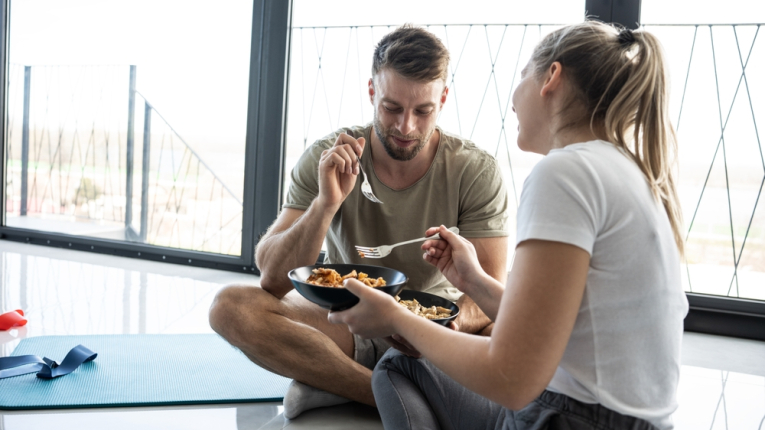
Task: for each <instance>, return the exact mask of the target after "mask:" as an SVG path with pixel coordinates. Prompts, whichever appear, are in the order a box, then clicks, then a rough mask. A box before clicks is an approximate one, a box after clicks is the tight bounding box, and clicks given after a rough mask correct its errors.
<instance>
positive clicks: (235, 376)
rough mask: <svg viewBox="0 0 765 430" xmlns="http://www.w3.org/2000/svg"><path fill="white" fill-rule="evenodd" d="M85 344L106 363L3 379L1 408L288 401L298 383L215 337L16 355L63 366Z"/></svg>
mask: <svg viewBox="0 0 765 430" xmlns="http://www.w3.org/2000/svg"><path fill="white" fill-rule="evenodd" d="M78 344H82V345H84V346H86V347H87V348H89V349H90V350H92V351H93V352H95V353H97V354H98V357H97V358H96V359H95V360H93V361H90V362H87V363H84V364H82V365H81V366H80V367H79V368H77V370H75V371H74V372H72V373H70V374H68V375H65V376H61V377H59V378H56V379H52V380H45V379H41V378H38V377H37V376H36V375H35V374H34V373H29V374H26V375H20V376H14V377H10V378H5V379H0V409H52V408H85V407H115V406H158V405H191V404H205V403H240V402H270V401H281V400H282V399H283V398H284V394H285V393H286V391H287V386H288V385H289V383H290V381H291V380H290V379H288V378H284V377H282V376H279V375H276V374H274V373H271V372H269V371H267V370H265V369H263V368H261V367H259V366H257V365H256V364H254V363H252V362H251V361H250V360H249V359H247V357H245V355H244V354H242V353H241V352H240V351H239V350H237V349H235V348H234V347H232V346H231V345H229V344H228V343H227V342H226V341H225V340H223V339H222V338H221V337H220V336H218V335H215V334H180V335H163V334H156V335H93V336H39V337H31V338H27V339H23V340H22V341H21V342H20V343H19V345H18V346H17V347H16V349H15V350H14V351H13V354H11V355H12V356H19V355H28V354H29V355H38V356H40V357H43V356H44V357H48V358H50V359H52V360H56V361H59V362H60V361H61V360H63V359H64V356H65V355H66V354H67V352H69V350H70V349H72V347H74V346H77V345H78Z"/></svg>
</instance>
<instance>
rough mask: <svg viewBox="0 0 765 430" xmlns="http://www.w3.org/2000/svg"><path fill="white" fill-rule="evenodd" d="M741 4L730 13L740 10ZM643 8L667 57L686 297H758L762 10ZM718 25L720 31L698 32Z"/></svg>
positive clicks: (763, 289)
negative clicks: (676, 143)
mask: <svg viewBox="0 0 765 430" xmlns="http://www.w3.org/2000/svg"><path fill="white" fill-rule="evenodd" d="M739 5H740V6H741V7H738V6H739ZM685 6H686V7H683V3H682V2H678V1H664V0H662V1H657V0H651V1H647V0H646V1H643V24H644V26H645V28H646V29H647V30H649V31H651V32H653V33H654V34H656V35H657V36H658V37H659V38H660V40H661V42H662V44H663V45H664V49H665V50H666V52H667V54H668V55H667V58H668V63H669V70H670V74H671V75H670V76H671V81H672V87H671V89H672V92H671V96H670V100H671V103H672V107H671V111H670V114H671V119H672V121H673V122H674V123H675V126H676V127H677V131H678V137H679V151H680V153H679V161H680V175H679V179H680V180H679V193H680V198H681V200H682V206H683V213H684V216H685V224H686V229H687V255H686V262H685V263H686V267H685V270H684V271H683V272H684V273H683V276H684V285H685V289H686V291H690V292H695V293H704V294H714V295H721V296H730V297H742V298H747V299H757V300H765V195H763V185H765V157H763V153H764V152H765V151H763V149H765V148H763V143H765V140H763V137H765V135H763V128H764V127H763V126H764V125H765V110H763V107H764V106H763V102H765V99H763V95H765V86H764V85H763V82H762V79H761V78H760V77H761V76H763V73H765V40H763V36H765V34H763V28H762V27H760V25H731V24H728V23H748V22H756V23H765V7H763V6H762V5H759V4H757V5H755V4H754V3H752V2H743V1H733V2H732V3H730V4H726V6H725V7H724V8H720V7H717V3H714V7H713V4H712V3H711V2H710V4H709V6H710V7H698V6H696V7H693V8H691V9H689V8H687V5H685ZM710 23H723V24H719V25H698V24H710Z"/></svg>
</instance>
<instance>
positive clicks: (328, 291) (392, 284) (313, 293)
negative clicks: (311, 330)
mask: <svg viewBox="0 0 765 430" xmlns="http://www.w3.org/2000/svg"><path fill="white" fill-rule="evenodd" d="M320 267H323V268H326V269H334V270H336V271H337V273H339V274H340V276H345V275H347V274H349V273H351V272H352V271H354V270H355V271H356V272H364V273H366V274H367V275H369V277H370V278H383V279H385V284H386V285H385V286H384V287H375V289H377V290H380V291H383V292H385V293H387V294H390V295H391V296H395V295H396V294H398V292H399V291H401V289H402V288H404V285H406V283H407V281H409V278H407V277H406V275H404V274H403V273H401V272H399V271H398V270H394V269H390V268H388V267H380V266H366V265H363V264H319V265H316V266H305V267H298V268H297V269H294V270H291V271H290V273H289V275H288V276H289V278H290V281H292V285H294V286H295V289H296V290H297V291H298V293H300V294H301V295H302V296H303V297H305V298H306V299H308V300H310V301H312V302H314V303H316V304H317V305H319V306H321V307H323V308H324V309H329V310H331V311H342V310H344V309H348V308H350V307H352V306H353V305H355V304H356V303H358V302H359V298H358V297H356V296H354V295H353V293H351V292H350V291H348V290H346V289H345V288H332V287H321V286H319V285H314V284H309V283H307V282H305V280H306V279H308V277H309V276H311V274H312V273H313V272H312V270H313V269H318V268H320Z"/></svg>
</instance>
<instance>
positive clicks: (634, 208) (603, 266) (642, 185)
mask: <svg viewBox="0 0 765 430" xmlns="http://www.w3.org/2000/svg"><path fill="white" fill-rule="evenodd" d="M529 239H541V240H549V241H555V242H563V243H568V244H571V245H575V246H577V247H580V248H582V249H584V250H585V251H587V252H588V253H589V254H590V257H591V258H590V268H589V271H588V274H587V285H586V288H585V291H584V297H583V298H582V305H581V307H580V308H579V314H578V315H577V318H576V323H575V325H574V331H573V332H572V333H571V338H570V339H569V342H568V345H567V346H566V351H565V353H564V355H563V358H562V359H561V362H560V364H559V365H558V369H557V371H556V373H555V375H554V376H553V379H552V381H550V384H549V386H548V390H550V391H554V392H558V393H562V394H565V395H567V396H569V397H572V398H574V399H576V400H579V401H581V402H585V403H599V404H601V405H603V406H605V407H607V408H609V409H612V410H614V411H617V412H619V413H622V414H625V415H631V416H634V417H638V418H642V419H645V420H647V421H649V422H651V423H653V424H654V425H656V426H657V427H659V428H660V429H671V428H672V427H673V426H672V421H671V419H670V416H671V414H672V413H673V412H674V411H675V409H677V400H676V396H675V393H676V391H677V383H678V379H679V376H680V349H681V342H682V334H683V318H684V317H685V315H686V313H687V312H688V301H687V299H686V297H685V294H684V293H683V290H682V286H681V281H680V257H679V254H678V251H677V247H676V245H675V241H674V236H673V234H672V228H671V227H670V224H669V219H668V217H667V214H666V212H665V210H664V208H663V206H662V205H661V203H659V202H657V201H656V200H655V199H654V198H653V196H652V194H651V191H650V189H649V187H648V183H647V181H646V179H645V177H644V176H643V174H642V173H641V172H640V169H639V168H638V167H637V164H636V163H635V162H634V161H632V160H631V159H630V158H628V157H627V155H625V154H624V153H623V152H622V151H621V150H619V149H617V148H616V147H615V146H614V145H612V144H610V143H608V142H604V141H591V142H585V143H577V144H572V145H568V146H566V147H564V148H562V149H556V150H552V151H550V153H549V154H548V155H547V156H546V157H545V158H544V159H542V161H540V162H539V163H538V164H537V165H536V166H535V167H534V169H533V171H532V172H531V174H530V175H529V177H528V178H527V179H526V182H525V183H524V186H523V193H522V195H521V203H520V206H519V208H518V236H517V243H521V242H523V241H524V240H529Z"/></svg>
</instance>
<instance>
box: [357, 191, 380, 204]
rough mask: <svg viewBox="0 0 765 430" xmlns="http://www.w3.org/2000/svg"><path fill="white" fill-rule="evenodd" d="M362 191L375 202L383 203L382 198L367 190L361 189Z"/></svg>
mask: <svg viewBox="0 0 765 430" xmlns="http://www.w3.org/2000/svg"><path fill="white" fill-rule="evenodd" d="M361 193H362V194H364V197H366V198H368V199H369V200H371V201H373V202H375V203H382V201H380V199H378V198H377V197H376V196H375V195H374V194H372V193H369V192H367V191H365V190H361Z"/></svg>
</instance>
